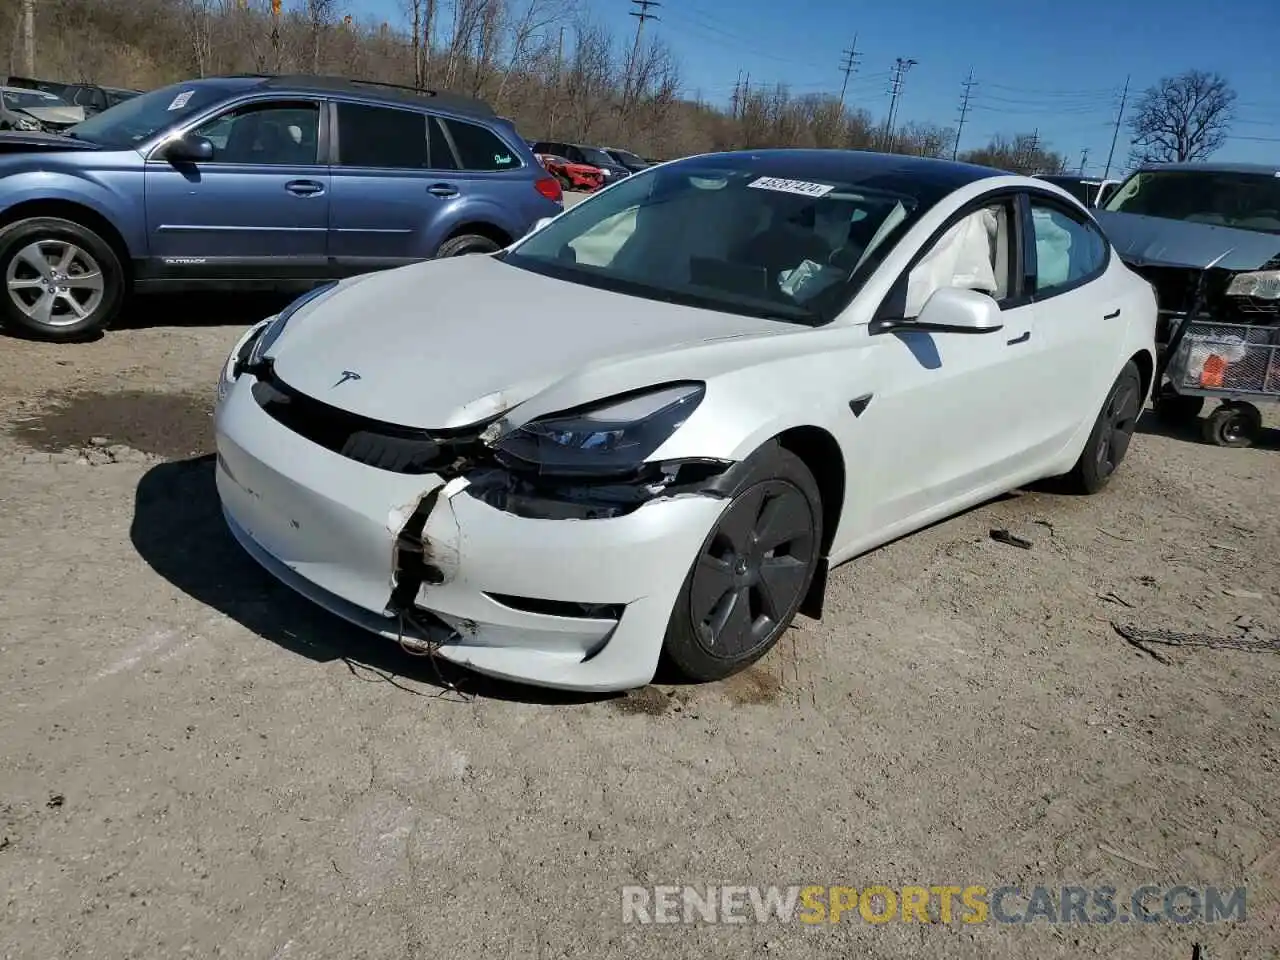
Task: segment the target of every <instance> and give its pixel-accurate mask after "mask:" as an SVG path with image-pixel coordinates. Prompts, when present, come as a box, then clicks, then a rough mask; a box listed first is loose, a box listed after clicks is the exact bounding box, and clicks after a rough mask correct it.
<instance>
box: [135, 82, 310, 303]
mask: <svg viewBox="0 0 1280 960" xmlns="http://www.w3.org/2000/svg"><path fill="white" fill-rule="evenodd" d="M321 108H322V102H321V101H320V100H316V99H309V98H288V99H272V98H268V99H261V100H254V101H251V102H249V103H244V104H241V105H238V106H235V107H232V108H231V109H229V110H226V111H224V112H222V113H219V114H218V115H217V116H215V117H213V118H211V119H210V120H208V121H206V122H204V123H202V124H200V126H199V127H197V128H195V129H194V130H192V131H190V132H191V133H194V134H196V135H199V136H203V137H206V138H208V140H209V141H210V142H211V143H212V144H213V147H214V156H213V159H212V160H209V161H202V162H199V163H191V162H185V161H182V162H174V161H169V160H166V159H161V158H159V157H157V156H156V154H155V153H153V155H152V157H151V158H148V161H147V164H146V171H145V180H146V188H145V189H146V211H147V232H148V234H149V239H150V246H151V254H152V258H153V262H152V264H151V268H152V269H151V270H150V271H149V272H150V273H151V277H150V278H151V279H162V280H179V281H182V280H191V279H210V278H213V279H219V280H262V279H268V280H280V279H314V278H318V277H323V276H325V275H326V273H327V269H328V259H327V253H326V244H327V233H328V224H329V168H328V165H327V164H326V163H325V162H324V159H323V157H322V150H323V144H324V140H325V129H324V128H325V123H324V112H323V111H322V109H321Z"/></svg>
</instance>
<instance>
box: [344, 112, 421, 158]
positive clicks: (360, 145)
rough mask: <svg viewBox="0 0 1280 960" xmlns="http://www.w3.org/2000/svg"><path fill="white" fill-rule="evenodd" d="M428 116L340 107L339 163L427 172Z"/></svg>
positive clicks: (414, 113) (415, 113)
mask: <svg viewBox="0 0 1280 960" xmlns="http://www.w3.org/2000/svg"><path fill="white" fill-rule="evenodd" d="M427 119H428V118H427V115H426V114H423V113H417V112H416V111H413V110H397V109H395V108H393V107H375V106H370V105H368V104H363V103H339V104H338V163H339V165H340V166H344V167H379V168H384V169H397V170H425V169H427V168H428V167H429V166H430V155H429V153H428V148H427Z"/></svg>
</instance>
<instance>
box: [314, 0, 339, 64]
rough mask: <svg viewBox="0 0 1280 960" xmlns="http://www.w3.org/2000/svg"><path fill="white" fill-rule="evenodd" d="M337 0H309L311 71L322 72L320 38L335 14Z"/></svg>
mask: <svg viewBox="0 0 1280 960" xmlns="http://www.w3.org/2000/svg"><path fill="white" fill-rule="evenodd" d="M335 2H336V0H307V19H308V20H309V21H310V23H311V72H312V73H319V72H320V38H321V37H322V36H323V35H324V31H325V27H326V26H328V23H329V20H330V19H331V18H332V16H333V8H334V4H335Z"/></svg>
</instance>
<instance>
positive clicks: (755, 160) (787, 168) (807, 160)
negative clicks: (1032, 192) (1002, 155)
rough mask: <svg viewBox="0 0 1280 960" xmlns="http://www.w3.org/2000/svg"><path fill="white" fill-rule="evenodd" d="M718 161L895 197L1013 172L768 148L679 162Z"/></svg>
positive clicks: (941, 192)
mask: <svg viewBox="0 0 1280 960" xmlns="http://www.w3.org/2000/svg"><path fill="white" fill-rule="evenodd" d="M708 158H714V159H715V161H716V162H717V163H727V164H730V165H733V166H738V167H741V168H743V169H750V168H752V167H760V168H762V169H761V172H762V173H763V172H765V171H764V169H763V168H765V167H766V166H767V168H768V175H769V176H775V177H784V178H787V179H796V180H803V179H805V178H807V177H820V178H823V177H825V178H831V179H843V180H846V181H848V180H850V179H856V180H857V181H858V182H860V183H864V184H867V185H869V186H875V187H881V188H883V189H886V190H889V191H893V192H907V193H919V192H921V191H920V188H921V187H924V188H925V189H926V190H927V191H928V192H929V193H932V194H934V195H935V196H937V197H941V196H945V195H946V194H948V193H951V192H953V191H955V190H958V189H960V188H961V187H964V186H967V185H968V184H971V183H975V182H977V181H979V180H984V179H987V178H989V177H1004V176H1009V174H1008V172H1007V171H1004V170H997V169H996V168H995V167H983V166H979V165H977V164H973V163H962V162H960V161H957V160H940V159H936V158H933V157H912V156H907V155H905V154H900V153H872V152H870V151H867V150H820V149H812V148H801V149H795V148H792V149H786V148H782V149H767V150H733V151H729V152H726V153H715V154H700V155H696V156H693V157H686V158H684V159H683V160H676V161H673V162H674V163H677V164H680V163H688V162H691V161H701V160H706V159H708Z"/></svg>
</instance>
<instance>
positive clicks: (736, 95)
mask: <svg viewBox="0 0 1280 960" xmlns="http://www.w3.org/2000/svg"><path fill="white" fill-rule="evenodd" d="M741 103H742V71H741V70H739V71H738V79H737V80H735V81H733V119H735V120H737V119H738V108H739V106H740V105H741Z"/></svg>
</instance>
